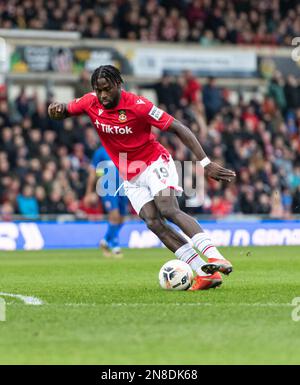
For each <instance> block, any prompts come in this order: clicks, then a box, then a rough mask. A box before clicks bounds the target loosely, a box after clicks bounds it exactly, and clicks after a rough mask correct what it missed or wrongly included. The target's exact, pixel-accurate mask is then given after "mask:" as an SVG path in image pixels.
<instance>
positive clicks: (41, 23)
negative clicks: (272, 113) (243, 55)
mask: <svg viewBox="0 0 300 385" xmlns="http://www.w3.org/2000/svg"><path fill="white" fill-rule="evenodd" d="M0 28H6V29H7V28H19V29H25V28H30V29H38V30H41V29H46V30H62V31H79V32H81V34H82V36H83V37H87V38H98V39H99V38H101V39H116V38H121V39H129V40H142V41H152V42H153V41H154V42H155V41H180V42H186V41H188V42H199V43H200V44H201V45H203V46H213V45H218V44H224V43H227V44H256V45H265V44H267V45H290V44H291V39H292V37H294V36H300V4H299V2H298V1H297V0H289V1H286V0H270V1H260V0H253V1H248V0H232V1H225V0H181V1H179V0H160V1H158V0H144V1H140V0H110V1H107V0H93V1H89V0H85V1H81V0H59V1H58V0H39V1H33V0H25V1H23V0H10V1H9V2H7V1H2V0H1V1H0Z"/></svg>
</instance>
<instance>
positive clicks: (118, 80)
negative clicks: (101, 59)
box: [91, 65, 124, 89]
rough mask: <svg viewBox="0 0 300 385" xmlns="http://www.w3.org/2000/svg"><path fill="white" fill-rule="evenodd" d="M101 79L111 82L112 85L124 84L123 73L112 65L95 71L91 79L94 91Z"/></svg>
mask: <svg viewBox="0 0 300 385" xmlns="http://www.w3.org/2000/svg"><path fill="white" fill-rule="evenodd" d="M99 78H104V79H106V80H109V81H110V82H111V83H113V84H116V85H120V84H122V83H124V82H123V79H122V76H121V72H120V71H119V70H118V68H116V67H114V66H112V65H105V66H100V67H98V68H96V69H95V71H94V72H93V74H92V77H91V84H92V88H93V89H95V86H96V82H97V80H98V79H99Z"/></svg>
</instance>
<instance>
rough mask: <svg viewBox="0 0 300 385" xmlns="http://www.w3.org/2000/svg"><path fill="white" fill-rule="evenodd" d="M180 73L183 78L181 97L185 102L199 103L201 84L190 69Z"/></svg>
mask: <svg viewBox="0 0 300 385" xmlns="http://www.w3.org/2000/svg"><path fill="white" fill-rule="evenodd" d="M182 75H183V79H184V88H183V95H182V97H183V99H185V100H186V101H187V103H195V104H197V103H199V102H200V99H201V95H200V92H201V85H200V83H199V81H198V80H197V78H196V77H195V76H194V75H193V73H192V71H184V72H183V74H182Z"/></svg>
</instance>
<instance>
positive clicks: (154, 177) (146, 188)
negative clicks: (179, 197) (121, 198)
mask: <svg viewBox="0 0 300 385" xmlns="http://www.w3.org/2000/svg"><path fill="white" fill-rule="evenodd" d="M178 179H179V178H178V173H177V170H176V166H175V163H174V160H173V159H172V157H171V155H169V158H167V157H166V156H165V155H162V156H160V157H159V158H158V159H157V160H156V161H155V162H153V163H152V164H151V165H150V166H148V167H147V168H146V170H144V171H143V172H142V173H141V174H140V175H139V176H138V177H137V178H134V180H133V181H124V190H125V194H126V196H127V197H128V199H129V200H130V202H131V204H132V207H133V208H134V210H135V211H136V212H137V214H139V212H140V211H141V209H142V207H143V206H144V205H145V204H146V203H148V202H150V201H152V200H154V196H155V195H157V194H158V193H159V192H160V191H162V190H165V189H166V188H172V189H174V190H175V191H176V192H178V193H181V192H182V191H183V189H182V188H181V187H180V186H179V184H178Z"/></svg>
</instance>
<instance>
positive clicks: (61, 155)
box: [0, 71, 300, 219]
mask: <svg viewBox="0 0 300 385" xmlns="http://www.w3.org/2000/svg"><path fill="white" fill-rule="evenodd" d="M144 87H145V86H143V88H144ZM147 87H148V88H152V89H154V90H155V91H156V94H157V99H158V104H159V106H160V107H161V108H163V109H165V110H167V111H168V112H169V113H171V114H172V115H173V116H175V117H176V118H177V119H179V120H180V121H182V122H183V123H185V124H186V125H188V126H189V127H190V129H191V130H192V131H193V132H194V133H195V135H196V136H197V138H198V139H199V140H200V142H201V143H202V145H203V146H204V148H205V150H206V152H207V154H208V155H209V157H210V158H211V159H212V160H214V161H216V162H218V163H219V164H221V165H224V166H226V167H228V168H232V169H233V170H235V171H236V172H237V179H236V181H235V182H233V183H231V184H221V183H219V182H215V181H213V180H209V181H207V182H206V186H205V197H204V203H203V204H201V202H200V200H199V201H198V199H199V198H198V196H197V194H195V195H189V196H185V195H183V196H182V197H181V198H180V204H181V206H182V207H183V208H184V209H185V210H187V211H189V212H190V213H193V214H199V213H206V214H212V215H214V216H216V217H218V216H224V215H229V214H231V213H242V214H266V215H270V216H272V217H274V218H277V217H278V218H279V217H280V218H282V217H284V218H289V217H291V216H292V214H293V213H300V84H299V80H297V79H296V78H294V77H293V76H289V77H288V78H287V79H284V78H283V77H282V75H281V73H279V72H276V73H275V75H274V77H273V78H272V79H271V81H270V83H269V86H268V89H267V90H266V93H265V95H264V96H263V97H262V98H261V99H258V98H256V97H253V98H252V99H251V100H250V101H247V102H246V101H245V98H244V97H243V95H242V94H241V95H239V98H238V100H237V101H236V102H233V101H232V97H231V92H232V91H230V90H228V89H224V88H223V89H222V88H220V87H218V86H217V84H216V80H215V79H214V78H209V79H207V81H206V82H205V83H204V84H200V83H199V81H198V80H197V79H196V78H195V77H194V76H193V74H192V73H191V72H189V71H184V72H183V73H182V74H181V75H180V76H178V77H176V78H175V77H171V76H169V75H167V74H166V75H164V76H163V78H162V79H161V80H160V81H159V82H157V83H156V84H151V85H148V86H147ZM51 101H52V100H51V95H50V96H49V98H48V101H47V103H41V102H40V101H39V100H38V98H37V96H36V95H33V96H32V97H28V95H27V94H26V92H25V90H24V89H22V90H21V91H20V94H19V95H18V97H17V98H16V100H14V102H13V103H12V104H9V103H8V102H7V101H6V100H5V98H2V99H1V100H0V216H1V218H2V219H9V218H11V216H12V214H20V215H22V216H23V217H24V218H26V217H27V218H38V217H39V215H40V214H73V215H76V216H77V217H79V218H80V217H82V218H85V217H87V216H92V215H96V216H97V215H101V214H102V213H103V209H102V206H101V203H100V201H99V198H98V197H97V195H96V193H93V194H88V195H86V179H87V175H88V167H89V163H90V159H91V156H92V154H93V152H94V151H95V150H96V149H97V148H98V146H99V140H98V137H97V134H96V132H95V130H94V128H93V127H92V126H91V123H90V122H89V120H88V118H87V117H84V116H81V117H78V118H72V119H66V120H64V121H53V120H50V119H49V118H48V115H47V105H48V104H49V103H50V102H51ZM154 132H155V134H156V135H157V136H158V138H159V140H160V142H161V143H162V144H163V145H164V146H165V147H166V148H167V149H168V150H169V151H170V152H171V154H172V156H173V158H174V159H176V160H178V161H180V162H183V161H185V160H194V158H193V155H192V154H191V152H190V151H189V150H188V149H187V148H186V147H185V146H184V145H183V144H182V143H181V142H180V140H179V139H178V138H177V137H176V136H174V135H172V134H169V133H167V132H161V131H159V130H157V129H155V130H154ZM198 172H199V171H198V170H197V169H196V168H193V169H192V170H190V171H187V172H186V174H184V186H185V187H192V182H193V183H196V178H197V176H198V174H197V173H198Z"/></svg>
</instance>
